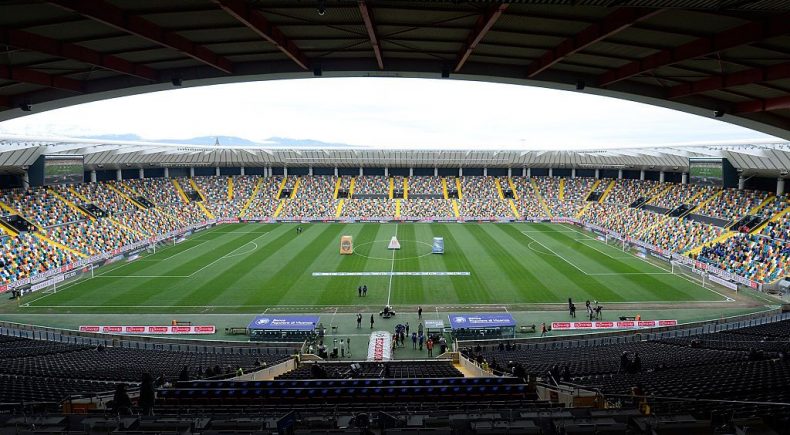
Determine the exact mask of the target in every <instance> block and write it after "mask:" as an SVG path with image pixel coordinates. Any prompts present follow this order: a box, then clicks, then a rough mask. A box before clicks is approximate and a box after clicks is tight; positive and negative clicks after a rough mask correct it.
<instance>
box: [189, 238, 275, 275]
mask: <svg viewBox="0 0 790 435" xmlns="http://www.w3.org/2000/svg"><path fill="white" fill-rule="evenodd" d="M267 234H269V232H265V233H263V234H261V235H260V236H258V237H256V238H254V239H252V240H250V241H249V242H247V243H245V244H243V245H241V246H239V247H238V248H236V249H234V250H232V251H230V252H228V253H227V254H225V255H223V256H222V257H219V258H217V259H216V260H214V261H212V262H211V263H209V264H207V265H205V266H203V267H201V268H200V269H198V270H196V271H194V272H192V273H190V274H189V277H192V276H195V274H197V273H198V272H201V271H203V270H204V269H206V268H207V267H209V266H211V265H213V264H214V263H217V262H218V261H220V260H225V259H226V258H229V257H228V256H229V255H231V254H233V253H234V252H236V251H237V250H239V249H241V248H243V247H245V246H247V245H249V244H251V243H253V244H254V241H255V240H258V239H260V238H261V237H263V236H265V235H267ZM256 246H257V245H256ZM250 252H252V251H250ZM248 253H249V252H248Z"/></svg>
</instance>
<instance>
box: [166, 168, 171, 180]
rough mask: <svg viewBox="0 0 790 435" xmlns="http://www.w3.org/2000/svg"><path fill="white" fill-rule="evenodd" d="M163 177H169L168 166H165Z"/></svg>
mask: <svg viewBox="0 0 790 435" xmlns="http://www.w3.org/2000/svg"><path fill="white" fill-rule="evenodd" d="M165 178H170V168H168V167H165Z"/></svg>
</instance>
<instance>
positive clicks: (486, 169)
mask: <svg viewBox="0 0 790 435" xmlns="http://www.w3.org/2000/svg"><path fill="white" fill-rule="evenodd" d="M483 176H484V177H488V168H483Z"/></svg>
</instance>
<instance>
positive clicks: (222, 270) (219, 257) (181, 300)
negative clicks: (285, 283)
mask: <svg viewBox="0 0 790 435" xmlns="http://www.w3.org/2000/svg"><path fill="white" fill-rule="evenodd" d="M273 235H274V234H269V235H262V234H258V233H254V232H252V233H249V234H245V235H243V236H242V237H235V238H232V239H229V240H227V241H226V239H224V238H223V239H220V240H219V241H217V242H221V244H220V245H219V246H217V247H216V249H215V250H214V251H213V252H214V259H212V260H211V261H210V262H208V263H203V264H202V265H201V266H200V269H202V270H200V273H199V274H195V275H194V276H192V277H191V278H190V279H188V280H185V281H186V282H187V283H188V287H187V288H184V289H182V291H181V292H179V295H180V297H178V299H177V300H176V301H174V303H175V305H196V304H209V302H210V301H211V300H213V299H215V298H217V297H222V295H223V293H225V292H226V291H228V290H229V289H232V288H233V286H234V285H235V283H236V282H237V281H238V279H239V277H240V276H242V275H243V274H244V273H247V272H249V271H250V268H251V266H252V265H253V264H252V263H253V261H250V258H251V257H252V253H250V254H248V255H246V256H240V257H233V258H223V257H225V256H226V255H228V254H231V253H233V252H235V251H239V250H240V248H242V247H244V246H245V245H246V244H248V243H249V242H252V241H253V240H256V239H257V240H260V239H262V236H263V237H266V238H267V240H266V242H267V243H268V242H269V240H268V238H271V237H272V236H273ZM239 238H241V239H242V240H239ZM203 259H205V256H201V260H203ZM228 265H230V266H229V267H228ZM190 266H191V267H194V264H193V265H190Z"/></svg>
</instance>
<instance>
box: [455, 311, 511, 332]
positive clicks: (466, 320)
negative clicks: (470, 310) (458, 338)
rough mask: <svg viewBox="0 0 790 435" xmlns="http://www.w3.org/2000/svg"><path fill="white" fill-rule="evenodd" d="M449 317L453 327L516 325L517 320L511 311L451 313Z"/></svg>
mask: <svg viewBox="0 0 790 435" xmlns="http://www.w3.org/2000/svg"><path fill="white" fill-rule="evenodd" d="M448 317H449V318H450V326H451V327H452V328H453V329H460V328H491V327H494V326H516V321H515V319H513V316H511V315H510V313H486V314H450V315H449V316H448Z"/></svg>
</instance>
